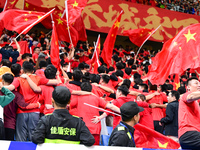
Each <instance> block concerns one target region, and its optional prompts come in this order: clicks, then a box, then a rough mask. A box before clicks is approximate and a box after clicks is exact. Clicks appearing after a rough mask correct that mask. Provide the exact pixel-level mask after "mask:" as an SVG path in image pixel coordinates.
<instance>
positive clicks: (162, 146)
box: [158, 141, 168, 148]
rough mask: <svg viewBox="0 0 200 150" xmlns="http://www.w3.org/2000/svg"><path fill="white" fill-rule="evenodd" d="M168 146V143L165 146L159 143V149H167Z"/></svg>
mask: <svg viewBox="0 0 200 150" xmlns="http://www.w3.org/2000/svg"><path fill="white" fill-rule="evenodd" d="M167 145H168V142H167V143H165V144H161V143H160V142H159V141H158V146H159V148H167Z"/></svg>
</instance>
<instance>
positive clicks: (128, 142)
mask: <svg viewBox="0 0 200 150" xmlns="http://www.w3.org/2000/svg"><path fill="white" fill-rule="evenodd" d="M120 123H122V124H124V125H125V126H126V127H127V128H125V127H124V126H122V125H121V124H118V125H117V127H116V128H115V129H114V130H113V132H112V133H111V136H110V139H109V144H108V145H109V146H124V147H135V142H134V141H133V139H134V130H135V129H134V128H133V127H131V126H129V125H128V124H126V123H124V122H122V121H121V122H120ZM129 134H132V137H133V139H132V137H131V135H129Z"/></svg>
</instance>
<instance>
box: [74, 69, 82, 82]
mask: <svg viewBox="0 0 200 150" xmlns="http://www.w3.org/2000/svg"><path fill="white" fill-rule="evenodd" d="M72 77H73V80H74V81H81V80H82V78H83V73H82V71H81V70H79V69H75V70H74V71H73V73H72Z"/></svg>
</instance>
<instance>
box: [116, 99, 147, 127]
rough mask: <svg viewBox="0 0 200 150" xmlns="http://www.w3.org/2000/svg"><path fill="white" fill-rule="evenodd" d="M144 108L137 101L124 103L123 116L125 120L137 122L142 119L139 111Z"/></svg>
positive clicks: (121, 109)
mask: <svg viewBox="0 0 200 150" xmlns="http://www.w3.org/2000/svg"><path fill="white" fill-rule="evenodd" d="M143 110H144V108H142V107H139V106H138V104H137V103H136V102H133V101H130V102H127V103H124V104H123V105H122V106H121V107H120V111H121V117H122V121H123V122H133V125H135V124H137V123H138V122H139V120H140V115H139V112H142V111H143Z"/></svg>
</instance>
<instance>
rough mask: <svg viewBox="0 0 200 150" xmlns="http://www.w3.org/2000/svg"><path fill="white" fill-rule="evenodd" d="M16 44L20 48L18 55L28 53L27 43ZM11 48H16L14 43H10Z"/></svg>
mask: <svg viewBox="0 0 200 150" xmlns="http://www.w3.org/2000/svg"><path fill="white" fill-rule="evenodd" d="M18 44H19V46H20V48H21V51H20V54H24V53H30V49H29V48H28V42H27V41H19V42H18ZM11 46H13V48H17V46H16V44H15V43H12V44H11Z"/></svg>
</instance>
